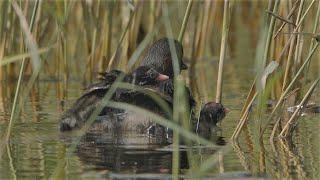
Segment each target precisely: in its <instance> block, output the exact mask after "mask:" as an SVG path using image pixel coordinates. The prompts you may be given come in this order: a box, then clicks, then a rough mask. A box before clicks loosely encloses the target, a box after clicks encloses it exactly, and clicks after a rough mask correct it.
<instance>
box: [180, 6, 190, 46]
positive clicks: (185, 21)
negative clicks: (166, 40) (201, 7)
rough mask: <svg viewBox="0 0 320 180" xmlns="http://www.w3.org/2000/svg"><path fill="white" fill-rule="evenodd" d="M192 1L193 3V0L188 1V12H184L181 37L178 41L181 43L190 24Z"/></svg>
mask: <svg viewBox="0 0 320 180" xmlns="http://www.w3.org/2000/svg"><path fill="white" fill-rule="evenodd" d="M192 3H193V0H189V1H188V6H187V10H186V13H185V14H184V17H183V21H182V25H181V29H180V33H179V37H178V41H179V42H181V43H182V39H183V36H184V33H185V31H186V27H187V24H188V20H189V17H190V14H191V13H190V12H191V8H192Z"/></svg>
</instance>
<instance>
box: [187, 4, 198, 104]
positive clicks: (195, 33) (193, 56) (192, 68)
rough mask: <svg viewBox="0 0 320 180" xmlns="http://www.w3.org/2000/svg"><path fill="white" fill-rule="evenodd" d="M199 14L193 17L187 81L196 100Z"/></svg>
mask: <svg viewBox="0 0 320 180" xmlns="http://www.w3.org/2000/svg"><path fill="white" fill-rule="evenodd" d="M196 5H197V6H196V8H197V10H198V9H199V3H197V4H196ZM199 17H200V15H199V13H196V15H195V17H194V29H193V37H192V48H191V61H190V67H189V81H190V88H191V92H192V93H193V95H194V96H195V98H196V99H197V100H198V97H199V88H198V86H197V81H196V78H195V77H196V76H195V74H196V70H195V69H196V63H197V61H196V47H197V44H198V41H199V38H198V37H199V35H198V34H199V33H198V32H199V31H200V28H198V27H197V23H198V22H199Z"/></svg>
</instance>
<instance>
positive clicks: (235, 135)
mask: <svg viewBox="0 0 320 180" xmlns="http://www.w3.org/2000/svg"><path fill="white" fill-rule="evenodd" d="M257 95H258V93H257V92H255V94H254V95H253V96H252V99H251V100H250V101H249V103H248V104H247V106H244V107H246V108H245V110H244V112H243V114H242V116H241V118H240V121H239V123H238V125H237V127H236V129H235V130H234V132H233V134H232V136H231V139H233V140H235V139H237V138H238V137H239V134H240V132H241V130H242V129H243V127H244V125H245V123H246V120H247V119H248V115H249V110H250V108H251V106H252V104H253V102H254V100H255V99H256V97H257ZM248 99H249V98H248Z"/></svg>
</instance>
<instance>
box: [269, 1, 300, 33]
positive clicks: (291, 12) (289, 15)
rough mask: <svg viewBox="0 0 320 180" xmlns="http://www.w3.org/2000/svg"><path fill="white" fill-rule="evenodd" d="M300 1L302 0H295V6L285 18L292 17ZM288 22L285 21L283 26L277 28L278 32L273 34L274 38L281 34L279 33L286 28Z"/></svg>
mask: <svg viewBox="0 0 320 180" xmlns="http://www.w3.org/2000/svg"><path fill="white" fill-rule="evenodd" d="M299 1H300V0H296V1H295V3H294V5H293V7H292V8H291V10H290V12H289V13H288V15H287V16H286V18H285V19H290V18H291V16H292V15H293V13H294V11H295V10H296V8H297V7H298V2H299ZM286 24H287V23H285V22H283V23H282V24H281V26H280V27H279V29H278V30H277V32H276V33H275V35H274V36H273V38H274V39H275V38H276V37H277V36H278V35H279V33H280V32H281V30H282V29H283V28H284V26H285V25H286Z"/></svg>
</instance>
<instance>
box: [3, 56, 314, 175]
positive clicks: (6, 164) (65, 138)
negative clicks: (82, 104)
mask: <svg viewBox="0 0 320 180" xmlns="http://www.w3.org/2000/svg"><path fill="white" fill-rule="evenodd" d="M211 66H212V67H211V68H213V69H215V68H216V64H211ZM230 66H233V65H232V64H231V63H230V61H229V62H227V64H226V68H228V67H229V68H231V67H230ZM241 70H246V71H250V69H246V67H239V71H241ZM242 78H243V79H246V82H248V83H246V84H243V83H242V82H240V81H238V80H237V79H234V77H232V76H230V75H229V73H228V70H227V71H226V79H225V86H224V88H225V92H224V97H223V99H224V104H225V106H226V107H228V108H230V109H231V110H232V111H231V113H229V114H228V115H227V117H226V118H225V119H224V121H223V122H222V123H221V124H220V127H221V131H219V132H218V133H217V134H216V137H215V138H213V139H212V141H214V142H219V141H220V144H221V140H222V142H223V141H228V138H229V137H230V136H231V135H232V132H233V130H234V128H235V126H236V124H237V120H238V118H239V113H240V110H241V103H242V102H243V101H244V99H245V96H246V91H247V89H248V88H249V86H250V83H249V82H250V80H251V78H252V77H249V76H247V77H242ZM211 83H214V82H211ZM211 83H208V85H209V86H210V85H211ZM61 85H62V84H61V82H60V81H52V80H40V81H39V83H38V85H37V86H36V87H37V88H35V89H33V91H32V93H31V95H30V97H28V98H26V102H25V105H24V106H23V108H22V113H21V115H20V116H19V118H16V119H15V122H14V126H13V129H12V138H11V141H10V143H9V144H8V145H7V146H5V147H2V151H3V152H4V153H3V156H2V162H1V165H0V179H11V178H14V177H17V178H48V177H52V176H57V175H58V176H59V175H61V176H66V177H69V178H106V177H110V176H111V177H114V178H121V177H123V178H126V177H127V178H128V177H131V176H134V174H139V176H142V177H143V176H145V177H149V176H150V177H153V178H155V177H162V178H164V177H167V176H168V174H170V173H171V168H172V166H171V164H172V148H171V147H170V146H168V144H161V143H159V142H157V141H155V140H154V139H153V138H150V137H146V136H143V135H137V134H116V135H115V134H110V133H105V132H99V131H90V132H88V133H86V134H85V135H84V136H82V137H81V138H75V137H74V136H72V135H71V134H68V133H60V132H59V130H58V123H59V117H60V116H61V114H62V112H63V111H64V110H65V109H66V108H68V107H70V106H71V104H72V103H73V102H74V101H75V99H76V98H77V97H79V96H80V95H81V93H82V90H81V89H82V88H83V86H82V85H81V84H80V83H79V82H78V81H72V80H71V81H70V82H68V89H67V90H66V91H65V92H63V91H61V90H60V89H59V87H61ZM1 88H2V90H6V88H8V87H5V86H4V85H3V84H2V87H1ZM235 89H237V90H235ZM210 96H212V95H210V94H209V98H210ZM10 102H11V98H10V97H4V98H2V99H1V105H2V106H1V107H2V108H1V111H0V129H1V135H2V136H3V134H4V132H5V130H6V127H7V123H8V119H9V112H10V111H9V110H10V107H11V103H10ZM250 121H251V124H252V123H253V122H254V120H253V119H250ZM299 122H300V123H299V126H298V129H297V133H296V135H295V137H294V138H293V142H291V143H288V144H285V143H284V144H281V143H276V144H275V145H274V146H275V147H273V146H271V145H270V143H269V141H268V139H267V138H265V141H264V142H265V145H264V149H263V148H262V146H259V145H257V142H258V141H257V140H256V139H255V138H254V136H253V134H254V128H252V127H254V126H249V128H248V129H247V131H245V132H246V133H243V134H242V136H241V138H240V143H239V146H235V145H233V146H232V143H230V142H229V143H227V145H219V147H220V148H221V147H223V148H224V150H222V151H218V150H217V148H209V147H201V146H200V147H199V146H197V147H194V148H193V150H192V153H193V154H194V157H195V158H196V160H197V162H199V164H200V163H203V162H206V160H207V159H208V158H212V157H211V156H212V155H213V154H217V153H218V154H219V158H218V160H217V162H216V163H214V165H213V166H212V167H210V168H209V170H208V173H207V175H208V176H210V177H212V176H218V175H220V176H225V177H233V176H235V177H239V178H240V177H242V176H247V174H246V173H250V174H251V173H252V174H254V175H262V176H263V177H264V176H269V177H277V178H281V177H293V178H307V177H308V178H316V177H318V176H319V156H318V153H319V143H318V140H319V135H318V133H317V132H318V129H319V115H311V116H305V117H302V118H301V119H300V120H299ZM76 140H80V141H79V144H78V145H77V146H76V148H75V149H74V151H72V152H70V149H71V147H72V146H73V145H75V142H76ZM218 140H219V141H218ZM222 144H224V143H222ZM258 144H259V143H258ZM180 159H181V160H180V167H181V168H182V169H184V171H183V172H187V171H186V170H187V169H188V168H190V165H189V164H188V159H187V156H186V151H185V150H182V151H181V154H180ZM215 159H217V158H215ZM61 163H62V165H61ZM220 173H226V174H223V175H221V174H220ZM160 174H162V175H160Z"/></svg>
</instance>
